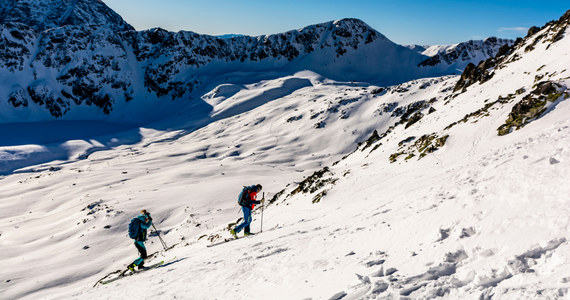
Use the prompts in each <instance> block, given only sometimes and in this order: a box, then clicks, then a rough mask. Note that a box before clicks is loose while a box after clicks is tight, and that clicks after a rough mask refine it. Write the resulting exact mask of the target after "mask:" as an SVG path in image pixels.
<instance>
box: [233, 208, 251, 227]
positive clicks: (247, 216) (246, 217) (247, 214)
mask: <svg viewBox="0 0 570 300" xmlns="http://www.w3.org/2000/svg"><path fill="white" fill-rule="evenodd" d="M241 209H242V211H243V222H242V223H241V224H239V225H238V226H236V228H235V229H234V231H235V232H236V233H239V232H240V231H241V230H242V229H243V228H244V227H246V226H248V225H249V223H251V209H250V208H249V207H245V206H242V207H241Z"/></svg>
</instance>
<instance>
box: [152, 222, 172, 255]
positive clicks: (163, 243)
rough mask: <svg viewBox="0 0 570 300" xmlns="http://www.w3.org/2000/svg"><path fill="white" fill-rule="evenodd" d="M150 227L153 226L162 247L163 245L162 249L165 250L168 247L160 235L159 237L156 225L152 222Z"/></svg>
mask: <svg viewBox="0 0 570 300" xmlns="http://www.w3.org/2000/svg"><path fill="white" fill-rule="evenodd" d="M152 228H154V232H156V235H158V239H159V240H160V243H161V244H162V247H164V251H166V250H167V249H168V247H167V246H166V243H165V242H164V241H163V240H162V237H160V233H159V232H158V230H157V229H156V227H154V224H152Z"/></svg>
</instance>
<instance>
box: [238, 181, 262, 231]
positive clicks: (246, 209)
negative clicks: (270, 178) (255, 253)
mask: <svg viewBox="0 0 570 300" xmlns="http://www.w3.org/2000/svg"><path fill="white" fill-rule="evenodd" d="M261 188H262V187H261V184H257V185H252V186H249V187H245V188H244V189H243V190H242V192H241V194H240V195H239V198H240V199H239V204H240V205H241V209H242V211H243V222H242V223H241V224H239V225H238V226H236V228H234V229H232V230H230V233H231V234H232V235H233V236H234V237H235V238H237V234H238V233H239V232H240V231H241V230H242V229H244V228H245V232H244V236H248V235H250V234H251V233H250V232H249V224H251V221H252V218H251V211H252V210H253V208H254V206H255V204H262V203H264V202H265V199H261V201H257V193H259V192H260V191H261Z"/></svg>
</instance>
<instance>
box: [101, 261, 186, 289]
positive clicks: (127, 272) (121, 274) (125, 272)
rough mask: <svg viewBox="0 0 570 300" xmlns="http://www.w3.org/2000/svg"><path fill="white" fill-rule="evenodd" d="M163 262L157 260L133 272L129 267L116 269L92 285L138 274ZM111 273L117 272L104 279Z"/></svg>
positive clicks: (103, 283) (163, 262)
mask: <svg viewBox="0 0 570 300" xmlns="http://www.w3.org/2000/svg"><path fill="white" fill-rule="evenodd" d="M175 259H176V257H174V258H173V259H172V260H171V261H174V260H175ZM164 264H165V261H164V260H161V261H159V262H157V263H154V264H152V265H149V266H145V267H144V268H143V269H141V270H135V271H134V272H132V271H131V270H129V269H126V270H117V271H115V272H113V273H111V274H109V275H107V276H105V277H103V278H102V279H100V280H99V281H97V283H95V285H94V286H93V287H95V286H97V285H98V284H102V285H105V284H109V283H111V282H113V281H117V280H119V279H121V278H123V277H128V276H132V275H135V274H138V273H142V272H145V271H148V270H152V269H155V268H158V267H160V266H163V265H164ZM113 274H117V277H114V278H111V279H107V280H105V279H106V278H108V277H109V276H111V275H113Z"/></svg>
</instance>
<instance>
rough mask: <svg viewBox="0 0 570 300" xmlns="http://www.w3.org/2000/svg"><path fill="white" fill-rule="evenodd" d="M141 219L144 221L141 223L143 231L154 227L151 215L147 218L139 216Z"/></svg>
mask: <svg viewBox="0 0 570 300" xmlns="http://www.w3.org/2000/svg"><path fill="white" fill-rule="evenodd" d="M139 219H140V220H141V221H142V222H141V228H142V229H149V228H150V226H152V218H151V217H150V214H148V215H146V216H139Z"/></svg>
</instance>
